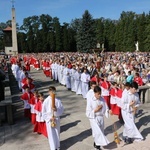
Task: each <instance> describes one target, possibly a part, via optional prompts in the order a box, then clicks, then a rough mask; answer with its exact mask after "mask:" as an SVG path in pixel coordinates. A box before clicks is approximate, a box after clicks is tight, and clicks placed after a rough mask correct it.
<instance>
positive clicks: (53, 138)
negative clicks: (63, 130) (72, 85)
mask: <svg viewBox="0 0 150 150" xmlns="http://www.w3.org/2000/svg"><path fill="white" fill-rule="evenodd" d="M55 91H56V88H55V87H50V88H49V96H48V97H47V98H46V99H45V100H44V102H43V106H42V116H43V119H44V120H45V122H46V128H47V134H48V141H49V145H50V150H59V148H60V116H61V115H62V113H63V111H64V108H63V105H62V103H61V101H60V100H59V99H57V98H55V110H53V109H52V98H51V96H50V95H51V92H55ZM53 111H54V116H55V120H54V121H55V122H56V126H55V127H52V126H51V121H52V120H53Z"/></svg>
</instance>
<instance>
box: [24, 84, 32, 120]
mask: <svg viewBox="0 0 150 150" xmlns="http://www.w3.org/2000/svg"><path fill="white" fill-rule="evenodd" d="M24 89H25V92H24V93H23V94H22V95H21V100H23V102H24V116H25V117H27V118H29V119H31V112H30V109H31V107H30V104H29V101H30V99H31V98H32V97H33V93H32V92H31V91H30V88H29V87H28V86H25V87H24Z"/></svg>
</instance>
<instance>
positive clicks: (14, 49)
mask: <svg viewBox="0 0 150 150" xmlns="http://www.w3.org/2000/svg"><path fill="white" fill-rule="evenodd" d="M13 2H14V1H12V3H13ZM11 21H12V52H13V55H17V54H18V43H17V31H16V14H15V7H14V4H12V20H11Z"/></svg>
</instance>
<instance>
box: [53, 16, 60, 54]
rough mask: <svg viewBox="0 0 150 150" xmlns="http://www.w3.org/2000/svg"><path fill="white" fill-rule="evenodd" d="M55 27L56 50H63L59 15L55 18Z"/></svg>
mask: <svg viewBox="0 0 150 150" xmlns="http://www.w3.org/2000/svg"><path fill="white" fill-rule="evenodd" d="M53 28H54V33H55V40H56V51H61V50H62V34H61V26H60V22H59V19H58V18H57V17H54V18H53Z"/></svg>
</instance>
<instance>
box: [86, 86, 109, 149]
mask: <svg viewBox="0 0 150 150" xmlns="http://www.w3.org/2000/svg"><path fill="white" fill-rule="evenodd" d="M104 115H106V117H108V115H109V109H108V106H107V103H106V102H105V100H104V99H103V98H102V97H101V88H100V87H99V86H95V87H94V96H93V97H91V99H89V101H88V102H87V106H86V116H87V117H88V118H89V121H90V125H91V128H92V136H93V138H94V147H95V148H96V150H101V146H106V145H108V144H109V141H108V139H107V138H106V136H105V135H104Z"/></svg>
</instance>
